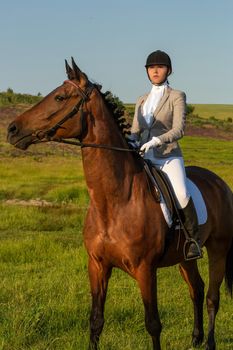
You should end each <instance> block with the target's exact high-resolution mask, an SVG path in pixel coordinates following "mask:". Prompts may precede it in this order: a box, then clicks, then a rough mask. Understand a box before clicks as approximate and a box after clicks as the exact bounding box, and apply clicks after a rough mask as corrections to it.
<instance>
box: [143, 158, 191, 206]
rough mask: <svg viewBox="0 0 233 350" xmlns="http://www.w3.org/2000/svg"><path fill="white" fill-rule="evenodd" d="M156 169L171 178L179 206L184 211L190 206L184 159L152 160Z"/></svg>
mask: <svg viewBox="0 0 233 350" xmlns="http://www.w3.org/2000/svg"><path fill="white" fill-rule="evenodd" d="M150 160H151V161H152V163H153V164H154V165H155V167H156V168H158V169H160V170H162V171H163V172H164V173H165V174H166V175H167V177H168V178H169V180H170V182H171V184H172V187H173V190H174V192H175V195H176V199H177V202H178V206H179V207H180V209H183V208H185V207H186V205H187V204H188V201H189V198H190V194H189V191H188V189H187V184H186V172H185V167H184V160H183V158H182V157H169V158H156V159H155V158H153V160H152V159H150Z"/></svg>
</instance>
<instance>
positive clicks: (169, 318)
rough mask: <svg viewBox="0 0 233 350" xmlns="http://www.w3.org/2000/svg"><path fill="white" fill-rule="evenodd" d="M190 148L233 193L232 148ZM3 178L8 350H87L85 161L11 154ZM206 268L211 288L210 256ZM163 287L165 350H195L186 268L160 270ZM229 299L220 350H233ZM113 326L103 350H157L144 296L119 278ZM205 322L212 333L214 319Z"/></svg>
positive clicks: (2, 332) (1, 168)
mask: <svg viewBox="0 0 233 350" xmlns="http://www.w3.org/2000/svg"><path fill="white" fill-rule="evenodd" d="M182 147H183V150H184V157H185V161H186V164H187V165H189V164H194V165H199V166H204V167H207V168H209V169H210V170H213V171H215V172H216V173H217V174H218V175H220V176H221V177H222V178H223V179H224V180H225V181H226V182H227V183H228V184H229V185H230V186H231V188H232V189H233V175H232V170H233V141H220V140H214V139H208V140H207V139H202V138H197V137H185V138H184V139H183V140H182ZM0 174H1V182H0V200H1V202H0V243H1V244H0V273H1V279H0V304H1V308H0V350H27V349H30V350H84V349H87V344H88V336H89V330H88V327H89V325H88V320H89V312H90V293H89V283H88V276H87V255H86V252H85V249H84V246H83V240H82V226H83V220H84V217H85V213H86V210H87V206H88V194H87V190H86V185H85V181H84V178H83V171H82V163H81V158H80V156H79V155H72V154H64V155H63V154H62V152H57V153H56V152H55V153H52V152H51V148H49V147H48V148H46V147H44V148H41V149H40V151H39V154H38V155H36V154H35V153H34V152H33V153H31V154H30V153H28V154H27V156H24V154H23V153H17V155H16V156H14V157H12V156H10V155H8V152H7V153H6V155H5V156H2V157H1V158H0ZM23 200H24V201H25V202H20V201H23ZM30 200H37V201H35V203H39V202H41V203H42V204H43V205H42V206H36V205H30V203H31V202H29V201H30ZM42 200H43V201H44V202H42ZM26 203H27V204H29V205H25V204H26ZM22 204H24V205H22ZM199 266H200V270H201V274H202V276H203V278H204V280H205V281H206V283H207V282H208V277H207V258H206V254H205V257H204V259H202V260H201V261H200V262H199ZM158 281H159V287H158V297H159V298H158V299H159V310H160V316H161V321H162V323H163V327H164V328H163V332H162V340H161V341H162V349H163V350H188V349H190V341H191V332H192V323H193V315H192V306H191V302H190V299H189V296H188V288H187V286H186V285H185V283H184V282H183V280H182V279H181V277H180V276H179V272H178V268H177V267H171V268H165V269H161V270H159V272H158ZM221 294H222V297H221V304H220V311H219V314H218V317H217V323H216V338H217V344H218V350H227V349H228V350H230V349H231V350H232V349H233V337H232V329H233V319H232V312H233V301H232V300H231V299H230V298H229V297H227V296H226V295H225V292H224V287H223V286H222V289H221ZM105 319H106V323H105V327H104V331H103V333H102V336H101V342H100V346H101V349H105V350H122V349H124V350H134V349H135V350H147V349H148V350H149V349H151V348H152V346H151V340H150V337H149V336H148V334H147V332H146V331H145V327H144V312H143V306H142V302H141V298H140V295H139V290H138V287H137V285H136V283H135V282H134V281H133V280H132V279H131V278H130V277H129V276H128V275H126V274H125V273H123V272H121V271H119V270H115V271H114V273H113V276H112V278H111V280H110V285H109V292H108V297H107V302H106V312H105ZM204 320H205V329H206V327H207V316H206V313H205V319H204ZM201 349H204V347H201Z"/></svg>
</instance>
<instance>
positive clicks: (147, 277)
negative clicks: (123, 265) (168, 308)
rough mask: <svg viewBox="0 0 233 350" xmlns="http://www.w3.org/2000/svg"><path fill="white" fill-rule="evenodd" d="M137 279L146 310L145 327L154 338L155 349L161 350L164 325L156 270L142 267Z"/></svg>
mask: <svg viewBox="0 0 233 350" xmlns="http://www.w3.org/2000/svg"><path fill="white" fill-rule="evenodd" d="M136 279H137V281H138V285H139V287H140V290H141V295H142V300H143V303H144V309H145V325H146V329H147V331H148V333H149V334H150V335H151V337H152V341H153V349H154V350H161V346H160V333H161V330H162V325H161V322H160V319H159V313H158V306H157V277H156V270H154V271H152V268H151V266H145V265H144V266H143V267H140V268H139V269H138V271H137V273H136Z"/></svg>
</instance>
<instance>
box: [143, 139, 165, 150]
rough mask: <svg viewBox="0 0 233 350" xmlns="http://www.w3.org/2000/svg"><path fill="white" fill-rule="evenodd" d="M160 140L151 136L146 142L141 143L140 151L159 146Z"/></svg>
mask: <svg viewBox="0 0 233 350" xmlns="http://www.w3.org/2000/svg"><path fill="white" fill-rule="evenodd" d="M161 144H162V142H161V141H160V139H159V138H158V137H155V136H153V137H152V139H151V140H150V141H148V142H146V143H144V145H142V147H141V148H140V151H141V152H148V151H149V149H150V148H153V147H159V146H161Z"/></svg>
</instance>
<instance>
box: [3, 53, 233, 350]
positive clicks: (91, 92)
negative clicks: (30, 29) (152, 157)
mask: <svg viewBox="0 0 233 350" xmlns="http://www.w3.org/2000/svg"><path fill="white" fill-rule="evenodd" d="M66 70H67V75H68V80H66V81H65V82H64V83H63V84H62V85H61V86H59V87H57V88H56V89H55V90H54V91H52V92H51V93H50V94H49V95H48V96H46V97H45V98H44V99H43V100H42V101H41V102H39V103H38V104H37V105H35V106H34V107H32V108H31V109H30V110H27V111H26V112H25V113H23V114H22V115H20V116H18V117H17V118H16V119H15V121H14V122H12V123H11V124H10V125H9V129H8V140H9V142H10V143H11V144H13V145H15V146H16V147H19V148H21V149H26V148H27V147H28V146H29V145H30V144H33V143H37V142H42V141H51V140H52V141H61V140H62V139H65V138H66V139H67V138H68V139H69V138H78V139H79V140H80V141H81V142H80V143H82V145H83V147H82V158H83V168H84V173H85V177H86V182H87V186H88V190H89V195H90V206H89V210H88V213H87V217H86V220H85V225H84V241H85V246H86V249H87V252H88V255H89V265H88V270H89V278H90V286H91V293H92V310H91V317H90V349H97V348H98V342H99V337H100V334H101V331H102V329H103V325H104V304H105V298H106V292H107V286H108V281H109V278H110V275H111V271H112V268H113V267H118V268H120V269H122V270H124V271H125V272H127V273H128V274H129V275H130V276H132V277H133V278H134V279H136V281H137V283H138V286H139V288H140V291H141V295H142V299H143V303H144V307H145V325H146V329H147V331H148V332H149V334H150V335H151V337H152V341H153V349H155V350H160V349H161V345H160V333H161V329H162V327H161V322H160V318H159V313H158V308H157V295H156V293H157V292H156V289H157V288H156V285H157V281H156V270H157V268H159V267H163V266H171V265H174V264H177V263H179V264H180V265H179V266H180V271H181V275H182V277H183V278H184V280H185V281H186V282H187V284H188V287H189V291H190V296H191V299H192V301H193V306H194V329H193V334H192V343H193V345H194V346H198V345H200V344H201V343H202V341H203V337H204V332H203V300H204V283H203V281H202V278H201V276H200V274H199V272H198V268H197V263H196V261H195V260H194V261H189V262H187V261H184V258H183V251H182V243H183V242H181V244H180V245H179V249H178V250H177V241H178V239H179V238H178V234H177V233H174V235H173V238H172V241H171V242H170V244H169V246H167V245H166V242H167V239H166V238H167V237H168V235H169V228H168V226H167V224H166V222H165V219H164V217H163V214H162V211H161V208H160V205H159V203H157V202H156V201H155V200H154V198H153V196H152V194H151V192H150V191H148V182H147V177H146V174H145V171H144V169H143V166H142V161H141V159H140V157H139V156H138V155H136V154H135V153H133V152H124V151H121V150H120V149H127V150H129V149H128V145H127V142H126V139H125V137H124V135H123V133H122V131H121V130H120V128H119V125H117V123H116V120H115V119H114V113H113V111H112V110H111V108H110V107H109V103H108V102H107V101H106V98H104V95H103V94H102V93H101V92H100V89H99V88H98V86H96V85H93V84H92V83H90V81H89V80H88V78H87V76H86V75H85V74H84V73H83V72H81V71H80V69H79V68H78V67H77V65H76V64H75V62H74V60H73V59H72V68H71V67H70V66H69V65H68V64H67V62H66ZM103 145H108V146H107V147H105V146H103ZM84 146H86V147H84ZM98 146H99V147H101V146H103V148H98ZM106 148H107V149H106ZM187 173H188V176H189V177H190V178H191V179H192V180H193V181H194V182H195V184H196V185H197V186H198V187H199V189H200V190H201V192H202V195H203V197H204V200H205V203H206V206H207V212H208V220H207V222H206V224H204V225H201V226H200V230H201V237H202V244H203V245H205V247H206V249H207V252H208V258H209V288H208V291H207V296H206V300H207V310H208V316H209V327H208V338H207V343H206V349H208V350H214V349H215V348H216V345H215V337H214V327H215V317H216V314H217V312H218V308H219V288H220V285H221V283H222V281H223V278H224V276H225V280H226V285H227V288H228V291H229V292H230V294H231V295H232V285H233V194H232V192H231V190H230V189H229V187H228V186H227V185H226V183H225V182H224V181H223V180H221V179H220V178H219V177H218V176H217V175H215V174H213V173H212V172H210V171H208V170H206V169H202V168H199V167H189V168H187Z"/></svg>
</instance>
